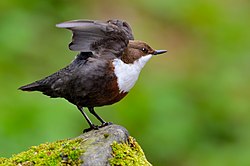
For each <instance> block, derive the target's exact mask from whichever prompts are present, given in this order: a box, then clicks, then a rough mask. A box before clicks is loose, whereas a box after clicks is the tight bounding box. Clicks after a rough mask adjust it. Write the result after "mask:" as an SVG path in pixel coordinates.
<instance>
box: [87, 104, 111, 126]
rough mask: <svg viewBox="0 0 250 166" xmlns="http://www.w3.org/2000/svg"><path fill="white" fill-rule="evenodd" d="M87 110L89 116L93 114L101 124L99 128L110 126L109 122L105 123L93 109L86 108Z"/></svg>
mask: <svg viewBox="0 0 250 166" xmlns="http://www.w3.org/2000/svg"><path fill="white" fill-rule="evenodd" d="M88 109H89V112H90V113H91V114H93V115H94V116H95V117H96V118H97V119H98V120H99V121H100V122H101V123H102V124H101V126H100V127H104V126H107V125H110V124H112V123H111V122H105V121H104V120H103V119H102V118H101V117H100V116H99V115H98V114H97V113H96V112H95V110H94V107H88Z"/></svg>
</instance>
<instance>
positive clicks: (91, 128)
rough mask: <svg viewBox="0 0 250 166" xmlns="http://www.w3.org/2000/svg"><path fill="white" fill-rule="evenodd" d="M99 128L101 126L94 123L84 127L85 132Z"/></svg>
mask: <svg viewBox="0 0 250 166" xmlns="http://www.w3.org/2000/svg"><path fill="white" fill-rule="evenodd" d="M98 129H99V126H97V125H94V124H93V125H91V126H90V127H89V128H87V129H84V130H83V133H86V132H89V131H91V130H98Z"/></svg>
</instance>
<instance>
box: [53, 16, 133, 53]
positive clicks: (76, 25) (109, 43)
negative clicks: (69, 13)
mask: <svg viewBox="0 0 250 166" xmlns="http://www.w3.org/2000/svg"><path fill="white" fill-rule="evenodd" d="M56 26H57V27H59V28H66V29H69V30H71V31H72V33H73V36H72V42H71V43H70V44H69V48H70V50H72V51H81V52H93V53H94V54H96V55H99V56H100V55H102V54H103V53H107V52H112V53H113V54H115V56H121V55H122V52H123V51H124V49H125V48H126V47H127V44H128V41H129V40H133V39H134V38H133V34H132V30H131V28H130V26H129V25H128V23H126V22H124V21H121V20H109V21H107V22H101V21H92V20H73V21H67V22H64V23H60V24H57V25H56Z"/></svg>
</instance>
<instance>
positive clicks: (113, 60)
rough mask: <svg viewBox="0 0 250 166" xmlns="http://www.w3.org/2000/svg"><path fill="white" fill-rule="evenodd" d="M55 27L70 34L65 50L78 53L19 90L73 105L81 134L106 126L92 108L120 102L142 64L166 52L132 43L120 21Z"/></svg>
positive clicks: (126, 25)
mask: <svg viewBox="0 0 250 166" xmlns="http://www.w3.org/2000/svg"><path fill="white" fill-rule="evenodd" d="M57 27H59V28H66V29H69V30H71V31H72V32H73V36H72V42H71V43H70V44H69V48H70V50H72V51H79V52H80V53H79V54H78V55H77V56H76V58H75V60H74V61H72V63H71V64H69V65H68V66H66V67H65V68H63V69H61V70H59V71H57V72H56V73H54V74H52V75H50V76H48V77H46V78H44V79H41V80H38V81H35V82H33V83H31V84H28V85H25V86H22V87H20V88H19V89H21V90H23V91H40V92H42V93H43V94H45V95H47V96H50V97H52V98H57V97H61V98H65V99H66V100H68V101H69V102H70V103H72V104H74V105H76V106H77V108H78V109H79V110H80V111H81V113H82V114H83V116H84V117H85V119H86V120H87V122H88V124H89V126H90V128H89V129H85V131H89V130H91V129H98V127H102V126H105V125H108V124H109V123H107V122H105V121H104V120H103V119H102V118H101V117H100V116H98V115H97V113H96V112H95V111H94V107H99V106H104V105H111V104H113V103H116V102H118V101H120V100H121V99H122V98H123V97H125V96H126V95H127V93H128V92H129V91H130V89H131V88H132V87H133V86H134V84H135V82H136V81H137V79H138V76H139V74H140V71H141V69H142V68H143V66H144V65H145V64H146V62H147V61H148V60H149V59H150V58H151V57H152V56H154V55H157V54H162V53H165V52H166V50H154V49H152V48H151V47H150V46H149V45H148V44H146V43H145V42H142V41H137V40H134V37H133V34H132V30H131V28H130V26H129V25H128V23H126V22H124V21H121V20H109V21H107V22H102V21H93V20H75V21H68V22H64V23H60V24H57ZM83 107H87V108H88V110H89V111H90V113H92V114H93V115H94V116H95V117H96V118H97V119H98V120H99V121H100V122H101V123H102V124H101V126H96V125H94V124H93V123H92V122H91V120H90V119H89V118H88V116H87V115H86V113H85V112H84V111H83Z"/></svg>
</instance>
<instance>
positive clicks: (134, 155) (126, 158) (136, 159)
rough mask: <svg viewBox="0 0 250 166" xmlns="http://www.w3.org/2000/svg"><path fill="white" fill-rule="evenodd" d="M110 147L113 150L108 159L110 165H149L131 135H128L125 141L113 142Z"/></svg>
mask: <svg viewBox="0 0 250 166" xmlns="http://www.w3.org/2000/svg"><path fill="white" fill-rule="evenodd" d="M111 147H112V150H113V158H111V159H110V160H109V162H110V165H111V166H118V165H119V166H125V165H133V166H151V164H150V163H149V162H148V161H147V159H146V157H145V155H144V153H143V151H142V149H141V147H140V145H139V144H138V143H137V142H136V141H135V139H134V138H132V137H129V139H128V142H127V143H120V144H118V143H116V142H114V143H113V144H112V145H111Z"/></svg>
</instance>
